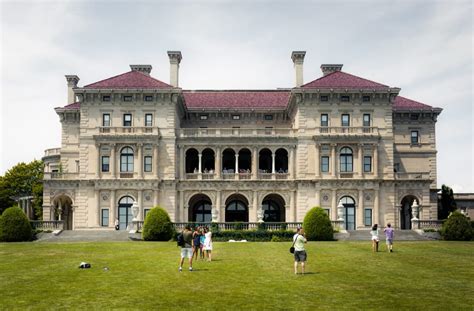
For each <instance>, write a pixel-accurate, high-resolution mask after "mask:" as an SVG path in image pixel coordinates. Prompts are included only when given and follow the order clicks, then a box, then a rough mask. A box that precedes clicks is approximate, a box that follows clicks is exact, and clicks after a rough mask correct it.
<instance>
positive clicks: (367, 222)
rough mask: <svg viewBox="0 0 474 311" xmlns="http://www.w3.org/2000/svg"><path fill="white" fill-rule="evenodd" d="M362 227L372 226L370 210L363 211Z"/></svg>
mask: <svg viewBox="0 0 474 311" xmlns="http://www.w3.org/2000/svg"><path fill="white" fill-rule="evenodd" d="M364 225H365V226H367V227H370V226H372V209H370V208H366V209H364Z"/></svg>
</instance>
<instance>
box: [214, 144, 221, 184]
mask: <svg viewBox="0 0 474 311" xmlns="http://www.w3.org/2000/svg"><path fill="white" fill-rule="evenodd" d="M221 157H222V154H221V148H220V147H217V150H216V156H215V158H214V161H215V165H214V169H215V171H216V174H217V175H216V178H217V179H221V174H222V165H221Z"/></svg>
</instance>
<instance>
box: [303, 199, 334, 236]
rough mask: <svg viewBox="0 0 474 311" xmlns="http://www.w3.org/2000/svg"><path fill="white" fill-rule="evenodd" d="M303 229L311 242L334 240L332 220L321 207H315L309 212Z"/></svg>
mask: <svg viewBox="0 0 474 311" xmlns="http://www.w3.org/2000/svg"><path fill="white" fill-rule="evenodd" d="M303 228H304V231H305V233H306V238H307V239H308V240H309V241H331V240H333V230H332V225H331V220H329V216H328V214H326V212H325V211H324V210H323V209H322V208H320V207H313V208H312V209H311V210H309V212H308V213H307V214H306V216H305V217H304V221H303Z"/></svg>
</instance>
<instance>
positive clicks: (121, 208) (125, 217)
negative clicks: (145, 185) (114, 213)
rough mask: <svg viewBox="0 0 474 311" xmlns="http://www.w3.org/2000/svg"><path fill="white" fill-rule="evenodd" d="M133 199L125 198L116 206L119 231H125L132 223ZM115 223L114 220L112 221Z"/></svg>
mask: <svg viewBox="0 0 474 311" xmlns="http://www.w3.org/2000/svg"><path fill="white" fill-rule="evenodd" d="M133 202H134V200H133V198H132V197H129V196H125V197H123V198H121V199H120V200H119V205H118V219H119V229H120V230H125V229H126V228H127V226H128V225H129V224H130V223H131V222H132V218H133V215H132V205H133ZM114 221H115V220H114Z"/></svg>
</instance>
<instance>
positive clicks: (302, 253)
mask: <svg viewBox="0 0 474 311" xmlns="http://www.w3.org/2000/svg"><path fill="white" fill-rule="evenodd" d="M297 230H298V231H297V232H296V234H295V235H294V236H293V242H294V245H295V246H294V247H295V254H294V255H295V274H298V262H299V263H301V274H304V268H305V263H306V257H307V255H306V250H305V248H304V244H305V243H306V242H307V241H306V237H305V235H304V229H303V228H302V227H298V229H297Z"/></svg>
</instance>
